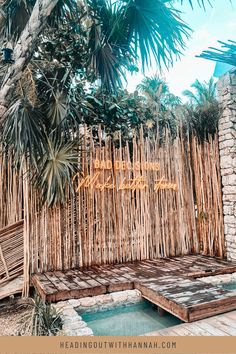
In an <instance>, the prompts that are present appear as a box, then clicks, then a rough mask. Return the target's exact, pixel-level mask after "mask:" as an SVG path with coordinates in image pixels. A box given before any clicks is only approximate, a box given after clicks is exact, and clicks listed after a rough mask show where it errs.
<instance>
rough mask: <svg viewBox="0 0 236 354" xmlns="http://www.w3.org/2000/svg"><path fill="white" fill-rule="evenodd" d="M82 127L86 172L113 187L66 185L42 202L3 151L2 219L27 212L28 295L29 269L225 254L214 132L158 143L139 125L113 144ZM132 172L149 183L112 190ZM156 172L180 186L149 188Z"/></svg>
mask: <svg viewBox="0 0 236 354" xmlns="http://www.w3.org/2000/svg"><path fill="white" fill-rule="evenodd" d="M84 131H85V134H84V136H83V138H82V147H81V152H80V153H79V155H78V163H79V165H80V166H81V168H82V171H83V173H84V177H86V176H88V175H89V176H90V177H91V178H92V177H94V176H96V173H98V172H99V179H98V180H99V183H100V184H104V183H105V182H106V181H109V183H108V184H113V185H115V186H116V187H114V188H104V190H99V189H98V188H91V187H88V188H86V187H81V188H80V189H79V191H78V192H75V193H74V194H72V193H71V192H70V191H69V190H68V191H67V202H66V203H65V204H64V205H63V206H57V207H55V208H51V209H49V208H48V207H47V206H46V205H45V206H43V207H40V206H39V204H38V200H39V198H38V195H37V193H36V192H35V191H33V190H32V187H31V185H30V184H29V183H28V181H27V180H26V178H23V177H22V175H21V176H18V175H17V174H16V173H15V172H14V170H13V168H12V164H11V162H10V161H7V162H6V159H4V157H0V159H1V160H0V174H1V180H2V183H1V185H0V196H1V199H0V225H1V227H4V226H5V225H8V224H10V223H13V222H16V221H18V220H20V219H21V218H22V217H24V232H23V234H24V241H23V240H22V238H19V240H22V243H23V242H24V252H23V253H24V274H25V280H26V286H25V294H27V292H28V284H29V273H32V272H37V271H47V270H54V269H70V268H75V267H82V266H89V265H93V264H105V263H109V264H114V263H122V262H127V261H132V260H143V259H154V258H160V257H169V256H178V255H185V254H189V253H202V254H206V255H211V256H219V257H224V255H225V250H224V230H223V213H222V200H221V198H222V193H221V178H220V166H219V152H218V151H219V150H218V141H217V138H216V137H215V138H214V139H209V141H208V142H204V143H199V142H198V140H197V138H195V137H192V138H191V139H187V140H186V137H185V138H183V137H182V135H181V134H180V135H179V136H178V137H177V138H176V139H175V140H174V141H171V139H170V138H169V137H168V134H167V135H166V138H165V140H164V142H162V144H160V142H159V138H158V137H157V138H153V137H152V138H149V137H145V136H144V134H143V132H142V129H141V131H140V135H139V136H135V135H134V137H133V141H132V142H129V143H128V142H127V143H126V144H122V136H119V140H118V141H116V142H113V141H111V140H110V138H109V137H106V138H104V136H105V134H104V132H102V131H101V130H100V132H99V137H100V138H99V141H95V140H94V139H93V137H92V132H91V130H89V129H87V128H86V127H85V129H84ZM102 137H103V139H102ZM94 160H100V161H102V160H105V161H107V160H110V161H112V168H111V169H99V170H98V169H95V165H94V163H93V162H94ZM115 161H123V162H124V163H126V165H127V164H128V166H133V165H135V166H136V164H140V168H135V169H134V170H130V169H129V168H126V169H116V168H115ZM145 162H150V163H151V162H152V163H157V162H158V163H159V165H160V169H159V170H158V171H157V170H153V171H147V170H146V169H145V166H144V163H145ZM26 169H27V166H25V170H26ZM23 176H24V174H23ZM109 178H110V179H109ZM136 178H142V179H143V181H145V182H142V183H143V184H147V185H148V187H146V188H144V189H142V190H141V189H138V188H136V189H134V190H132V189H122V190H119V189H118V188H117V186H119V185H120V184H121V182H122V181H126V182H127V181H128V180H131V179H132V180H133V179H136ZM161 178H165V179H166V180H167V181H168V182H169V183H172V184H173V185H174V184H176V185H177V190H173V189H161V190H158V191H154V184H155V181H157V180H160V179H161ZM81 181H82V176H80V177H79V178H76V179H75V181H74V183H75V189H76V187H77V186H78V184H79V183H80V182H81ZM142 183H141V184H142ZM16 263H17V262H16ZM1 267H2V269H3V265H1V264H0V269H1Z"/></svg>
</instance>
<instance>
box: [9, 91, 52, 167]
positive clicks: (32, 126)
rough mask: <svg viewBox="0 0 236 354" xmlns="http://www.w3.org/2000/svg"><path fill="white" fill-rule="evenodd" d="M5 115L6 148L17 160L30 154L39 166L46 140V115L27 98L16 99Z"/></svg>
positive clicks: (33, 161)
mask: <svg viewBox="0 0 236 354" xmlns="http://www.w3.org/2000/svg"><path fill="white" fill-rule="evenodd" d="M5 115H6V119H5V120H4V127H3V134H2V140H3V143H4V147H5V149H6V150H8V151H11V152H12V153H13V155H14V157H15V160H16V162H20V161H21V159H22V157H28V156H29V158H30V160H31V162H32V163H33V165H34V166H35V167H37V161H38V158H39V156H42V154H43V152H44V144H45V141H46V134H45V129H44V124H45V118H44V116H43V115H42V114H41V112H40V111H39V110H38V109H37V108H34V107H33V106H32V104H31V103H30V102H29V101H28V100H27V99H26V98H23V99H19V100H18V101H16V102H15V103H14V104H13V105H12V106H10V107H9V109H8V110H7V112H6V113H5Z"/></svg>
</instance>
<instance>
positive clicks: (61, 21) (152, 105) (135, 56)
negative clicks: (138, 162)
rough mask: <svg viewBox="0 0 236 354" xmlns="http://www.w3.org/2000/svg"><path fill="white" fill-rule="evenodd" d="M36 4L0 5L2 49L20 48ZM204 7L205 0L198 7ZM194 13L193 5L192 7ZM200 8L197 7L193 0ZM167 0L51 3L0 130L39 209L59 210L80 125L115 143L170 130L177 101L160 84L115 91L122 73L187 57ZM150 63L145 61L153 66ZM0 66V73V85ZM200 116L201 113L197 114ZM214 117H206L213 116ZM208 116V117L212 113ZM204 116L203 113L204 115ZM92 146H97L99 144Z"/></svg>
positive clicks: (183, 31)
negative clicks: (24, 168) (24, 170)
mask: <svg viewBox="0 0 236 354" xmlns="http://www.w3.org/2000/svg"><path fill="white" fill-rule="evenodd" d="M35 1H36V0H17V1H13V0H5V1H4V3H3V6H2V8H1V10H0V42H1V45H7V43H8V42H9V41H10V42H11V43H12V45H13V46H14V44H15V43H16V41H17V40H18V39H19V36H20V34H21V31H22V29H23V28H24V27H25V24H26V22H27V20H28V18H29V16H30V13H31V11H32V8H33V6H34V5H35ZM206 1H207V0H206ZM189 2H190V4H191V5H194V1H190V0H189ZM197 2H198V4H199V5H201V6H203V3H204V2H203V1H202V0H201V1H200V0H199V1H196V0H195V3H197ZM174 4H175V3H174V2H173V1H171V0H145V1H143V0H117V1H109V0H80V1H77V0H59V1H58V3H57V5H56V7H55V9H54V10H53V12H52V14H51V16H50V17H49V19H48V22H47V26H46V28H45V29H44V31H43V33H42V35H41V36H40V37H39V38H38V43H37V45H36V47H35V51H34V52H33V53H29V55H30V57H31V56H32V59H31V61H30V64H29V65H28V66H27V68H26V70H25V71H24V73H23V75H22V78H21V79H20V81H19V84H18V86H17V87H16V88H15V90H14V92H13V94H12V97H10V98H9V102H11V104H10V106H9V108H8V111H7V113H6V114H5V116H4V119H3V121H2V123H3V124H2V126H1V127H0V128H1V135H0V141H1V142H2V144H3V146H4V148H5V151H6V153H7V154H6V156H8V155H9V154H12V155H13V157H14V158H15V162H16V163H15V165H16V166H17V167H18V168H19V167H21V166H22V162H23V161H27V162H28V166H29V169H28V174H29V176H30V178H31V179H32V183H33V184H34V186H36V188H37V189H38V191H39V193H40V195H41V200H42V202H47V203H48V205H50V206H53V205H55V204H58V203H63V202H64V201H65V192H66V191H67V190H68V188H70V189H71V190H72V186H71V180H72V176H73V174H74V173H77V172H78V171H79V166H78V162H77V158H76V155H77V154H78V151H79V149H80V125H81V124H83V123H86V124H88V125H90V126H95V127H94V128H93V133H94V137H95V138H97V139H98V128H97V126H98V125H99V124H101V125H102V126H104V127H105V128H106V131H107V133H108V134H110V135H111V136H112V137H113V139H118V131H121V132H122V136H123V138H124V139H131V138H132V134H133V130H134V129H135V130H138V129H139V127H140V125H141V124H143V126H144V130H145V134H147V135H151V134H152V133H153V132H154V131H155V132H156V131H159V133H160V136H162V135H163V133H164V131H165V129H166V128H169V129H170V130H171V133H172V135H173V136H174V135H175V134H176V131H177V126H178V121H179V119H180V118H179V113H178V111H179V110H180V107H181V101H180V99H179V98H178V97H176V96H174V95H173V94H171V93H170V92H169V88H168V85H167V84H166V83H165V82H164V81H163V80H161V79H160V78H159V77H152V78H145V80H144V81H143V82H142V83H141V84H140V86H139V88H138V91H136V92H134V93H128V92H127V91H125V90H122V89H121V86H122V82H123V79H125V77H126V74H127V71H130V72H133V71H138V64H139V63H140V62H141V66H142V69H143V70H144V69H145V68H146V67H148V66H150V65H151V64H152V61H153V60H154V61H155V62H156V63H157V65H158V67H159V68H162V67H163V66H166V67H169V66H170V65H172V63H173V60H174V59H175V58H176V57H179V56H180V55H181V53H182V51H183V49H184V48H185V40H186V39H187V38H188V36H189V33H190V29H189V27H188V26H187V25H186V24H185V23H184V22H183V21H182V19H181V12H180V11H177V10H176V9H175V7H174ZM151 58H152V59H151ZM6 68H7V66H4V65H2V67H1V64H0V84H1V82H2V81H3V78H4V75H5V73H6ZM204 112H205V111H204ZM213 113H214V112H213ZM213 113H212V114H213ZM204 114H205V113H204ZM99 138H100V137H99Z"/></svg>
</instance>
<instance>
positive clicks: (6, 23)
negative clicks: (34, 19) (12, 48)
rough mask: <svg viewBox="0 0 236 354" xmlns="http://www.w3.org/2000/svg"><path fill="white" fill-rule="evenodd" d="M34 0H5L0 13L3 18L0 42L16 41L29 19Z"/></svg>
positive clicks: (0, 28) (0, 27)
mask: <svg viewBox="0 0 236 354" xmlns="http://www.w3.org/2000/svg"><path fill="white" fill-rule="evenodd" d="M34 4H35V0H6V1H4V3H3V5H2V8H1V14H2V16H3V20H2V22H1V26H0V38H1V41H2V42H9V41H11V42H14V41H16V40H17V39H18V38H19V36H20V34H21V32H22V30H23V29H24V28H25V25H26V23H27V22H28V20H29V17H30V13H31V11H32V8H33V6H34Z"/></svg>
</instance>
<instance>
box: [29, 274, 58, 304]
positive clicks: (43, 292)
mask: <svg viewBox="0 0 236 354" xmlns="http://www.w3.org/2000/svg"><path fill="white" fill-rule="evenodd" d="M31 281H32V284H33V285H34V287H35V289H36V290H37V292H38V293H39V295H40V296H41V298H42V299H43V300H44V301H52V302H53V301H55V300H56V294H57V293H58V290H57V289H56V288H55V286H54V285H53V284H52V283H51V282H50V281H49V280H48V279H47V278H46V277H45V275H43V274H34V275H33V276H32V277H31Z"/></svg>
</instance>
